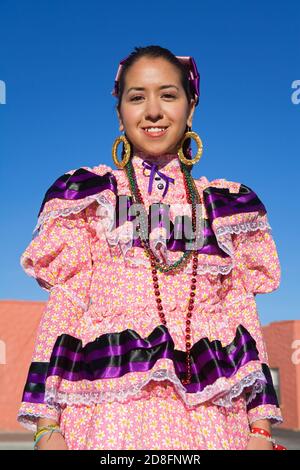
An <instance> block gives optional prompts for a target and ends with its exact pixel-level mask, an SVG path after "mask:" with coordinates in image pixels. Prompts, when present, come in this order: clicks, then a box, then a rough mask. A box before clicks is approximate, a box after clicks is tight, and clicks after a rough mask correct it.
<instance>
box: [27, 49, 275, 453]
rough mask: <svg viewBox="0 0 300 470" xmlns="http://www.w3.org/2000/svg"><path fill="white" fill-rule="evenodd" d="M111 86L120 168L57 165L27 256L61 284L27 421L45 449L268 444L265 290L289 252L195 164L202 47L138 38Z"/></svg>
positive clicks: (260, 218) (54, 294)
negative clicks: (174, 49) (185, 51)
mask: <svg viewBox="0 0 300 470" xmlns="http://www.w3.org/2000/svg"><path fill="white" fill-rule="evenodd" d="M112 94H113V95H114V96H116V97H117V98H118V105H117V115H118V119H119V124H120V131H124V132H125V134H124V135H122V136H121V137H120V138H119V139H116V141H115V143H114V145H113V159H114V162H115V164H116V165H117V167H118V169H117V170H113V169H112V168H110V167H109V166H106V165H102V164H101V165H98V166H96V167H93V168H89V167H81V168H79V169H76V170H71V171H69V172H67V173H65V174H64V175H62V176H61V177H60V178H58V179H57V180H56V181H55V182H54V184H53V185H52V186H51V187H50V188H49V189H48V191H47V192H46V195H45V197H44V200H43V203H42V206H41V209H40V212H39V220H38V224H37V227H36V230H37V229H38V232H37V236H36V237H35V238H34V239H33V240H32V242H31V243H30V244H29V246H28V247H27V249H26V250H25V252H24V253H23V255H22V258H21V264H22V266H23V268H24V269H25V271H26V272H27V273H28V274H29V275H31V276H34V277H35V278H36V279H37V281H38V283H39V284H40V285H41V286H42V287H43V288H44V289H46V290H48V291H50V296H49V300H48V302H47V306H46V308H45V311H44V314H43V316H42V319H41V323H40V327H39V331H38V333H37V338H36V344H35V349H34V354H33V359H32V364H31V366H30V370H29V374H28V381H27V383H26V385H25V389H24V395H23V399H22V404H21V407H20V410H19V415H18V420H19V422H20V423H21V424H23V425H24V426H26V427H27V428H29V429H32V430H34V431H36V430H37V428H38V434H36V436H35V441H36V448H38V449H67V448H68V449H172V450H173V449H269V450H271V449H272V448H273V444H272V441H271V436H270V433H271V429H270V425H271V424H272V423H274V424H275V423H280V422H282V416H281V412H280V408H279V406H278V402H277V398H276V394H275V391H274V388H273V384H272V379H271V375H270V370H269V366H268V358H267V353H266V349H265V343H264V340H263V336H262V330H261V326H260V322H259V319H258V315H257V309H256V303H255V297H254V296H255V294H257V293H266V292H271V291H273V290H275V289H276V288H277V287H278V286H279V282H280V264H279V260H278V256H277V252H276V247H275V243H274V241H273V239H272V236H271V234H270V225H269V223H268V220H267V215H266V209H265V206H264V205H263V204H262V202H261V201H260V200H259V198H258V196H257V195H256V194H255V193H254V192H253V191H252V190H251V189H250V188H248V187H247V186H245V185H243V184H241V183H237V182H231V181H227V180H225V179H215V180H213V181H208V179H207V178H206V177H205V176H203V177H201V178H199V179H194V178H193V177H192V174H191V168H192V166H193V164H195V163H196V162H197V161H198V160H199V159H200V157H201V153H202V144H201V140H200V138H199V137H198V135H197V134H196V133H195V132H193V131H191V128H192V120H193V115H194V111H195V107H196V106H197V104H198V100H199V76H198V72H197V67H196V64H195V62H194V60H193V59H192V58H191V57H176V56H174V55H173V54H172V53H171V52H170V51H169V50H167V49H164V48H161V47H159V46H149V47H145V48H136V49H135V51H134V52H133V53H132V54H131V55H130V56H128V57H127V58H126V59H124V60H123V61H121V63H120V65H119V69H118V73H117V76H116V80H115V87H114V90H113V93H112ZM191 138H193V139H195V140H196V143H197V146H198V150H197V154H196V157H193V156H192V155H191V153H192V151H191V147H190V143H191V140H190V139H191ZM121 141H122V142H123V153H122V159H121V160H118V156H117V149H118V145H119V143H120V142H121ZM148 229H149V230H148Z"/></svg>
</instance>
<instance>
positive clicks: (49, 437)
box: [37, 432, 68, 450]
mask: <svg viewBox="0 0 300 470" xmlns="http://www.w3.org/2000/svg"><path fill="white" fill-rule="evenodd" d="M37 449H38V450H68V447H67V444H66V441H65V439H64V437H63V435H62V434H61V433H60V432H53V433H52V434H51V433H50V432H49V433H47V434H44V436H42V437H41V438H40V440H39V442H38V443H37Z"/></svg>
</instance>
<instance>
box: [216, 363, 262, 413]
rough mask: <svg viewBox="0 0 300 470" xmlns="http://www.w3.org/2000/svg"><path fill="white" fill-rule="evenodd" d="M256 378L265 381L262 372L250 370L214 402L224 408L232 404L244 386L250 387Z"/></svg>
mask: <svg viewBox="0 0 300 470" xmlns="http://www.w3.org/2000/svg"><path fill="white" fill-rule="evenodd" d="M258 380H259V381H260V380H262V381H264V382H265V381H266V378H265V375H264V373H263V372H262V371H260V370H258V371H255V372H251V374H249V375H247V376H246V377H244V378H243V379H242V380H240V382H238V383H236V384H235V385H234V386H233V387H232V388H231V389H230V391H229V393H228V394H227V395H225V397H221V398H219V399H217V400H216V401H214V403H215V404H216V405H219V406H224V407H225V408H228V407H230V406H232V400H233V399H234V398H236V397H238V396H239V395H240V394H241V393H242V392H243V390H244V388H246V387H251V386H252V385H254V384H255V383H256V381H258Z"/></svg>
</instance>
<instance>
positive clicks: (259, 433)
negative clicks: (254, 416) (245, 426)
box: [250, 427, 287, 450]
mask: <svg viewBox="0 0 300 470" xmlns="http://www.w3.org/2000/svg"><path fill="white" fill-rule="evenodd" d="M250 436H254V437H262V438H263V439H267V441H270V442H272V444H273V450H287V448H286V447H284V446H282V445H280V444H276V443H275V439H272V437H271V434H270V433H269V432H268V431H266V430H265V429H262V428H256V427H253V428H251V432H250Z"/></svg>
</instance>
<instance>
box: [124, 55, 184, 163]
mask: <svg viewBox="0 0 300 470" xmlns="http://www.w3.org/2000/svg"><path fill="white" fill-rule="evenodd" d="M141 57H151V58H156V57H161V58H163V59H165V60H167V61H168V62H169V63H170V64H173V65H174V66H175V67H176V68H177V70H178V71H179V74H180V80H181V84H182V87H183V89H184V91H185V94H186V97H187V101H188V103H189V104H190V103H191V100H192V99H193V94H192V92H191V88H190V81H189V74H188V69H187V67H186V66H185V65H184V64H182V63H181V62H180V61H179V60H178V59H177V57H176V56H175V55H174V54H173V53H172V52H171V51H170V50H169V49H165V48H164V47H161V46H146V47H135V48H134V51H133V52H131V54H130V55H129V56H128V57H127V59H126V61H125V62H124V64H123V67H122V69H121V74H120V77H119V83H118V90H117V92H118V96H117V99H118V103H117V105H116V108H117V110H118V111H119V113H120V109H121V101H122V96H123V92H124V88H125V78H126V74H127V71H128V69H129V68H130V67H131V66H132V65H133V64H134V63H135V62H137V61H138V60H139V59H140V58H141ZM189 130H191V128H189V127H188V126H186V131H189ZM190 144H191V139H186V140H185V142H184V144H183V153H184V155H185V157H186V158H188V159H191V158H192V157H191V149H190ZM122 158H123V155H122Z"/></svg>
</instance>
